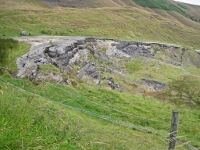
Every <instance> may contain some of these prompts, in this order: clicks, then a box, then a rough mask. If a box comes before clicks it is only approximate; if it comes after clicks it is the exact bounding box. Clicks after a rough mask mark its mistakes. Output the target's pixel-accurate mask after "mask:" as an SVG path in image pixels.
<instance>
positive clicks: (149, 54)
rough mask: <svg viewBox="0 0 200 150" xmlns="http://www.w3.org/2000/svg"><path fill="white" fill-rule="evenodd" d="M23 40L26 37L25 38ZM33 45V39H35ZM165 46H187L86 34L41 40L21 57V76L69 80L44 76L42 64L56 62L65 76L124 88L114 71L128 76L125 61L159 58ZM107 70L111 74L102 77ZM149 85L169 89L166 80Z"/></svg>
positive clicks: (58, 80)
mask: <svg viewBox="0 0 200 150" xmlns="http://www.w3.org/2000/svg"><path fill="white" fill-rule="evenodd" d="M21 40H22V41H23V39H21ZM32 44H33V42H32ZM162 49H168V50H171V49H173V50H174V49H181V50H182V51H186V49H184V48H181V47H179V46H176V45H168V44H160V43H141V42H134V41H119V40H115V39H99V38H85V37H71V38H68V39H65V38H61V39H59V40H55V41H53V42H52V41H50V42H43V43H38V44H35V42H34V46H32V48H31V50H30V52H29V53H27V54H25V55H24V56H22V57H20V58H18V59H17V66H18V69H19V71H18V73H17V77H19V78H29V79H30V80H32V79H34V80H41V79H42V80H45V79H46V78H51V79H52V80H54V81H56V82H64V81H66V79H65V78H63V77H62V76H61V75H60V76H59V75H56V74H52V73H51V74H49V75H44V74H42V73H41V72H39V70H40V68H41V66H43V65H47V64H52V65H54V66H55V67H57V68H59V69H60V70H61V72H62V73H63V74H64V75H66V76H67V75H68V74H69V73H70V72H74V71H75V70H76V72H75V74H74V75H75V76H76V78H79V79H81V80H84V81H86V80H91V81H93V82H94V83H95V84H97V85H99V84H101V83H102V81H106V82H107V85H108V86H110V87H111V88H112V89H118V90H120V91H122V90H123V85H122V84H121V83H115V82H117V81H114V79H113V78H112V74H118V75H119V76H121V77H125V75H126V74H128V73H129V72H128V71H127V70H126V68H125V66H124V64H123V63H121V64H120V63H118V62H120V61H121V60H124V61H126V62H128V61H131V60H132V59H137V58H140V57H142V58H148V59H155V60H156V59H158V58H156V56H155V54H156V53H157V52H158V51H162ZM165 63H170V64H172V65H176V66H181V64H180V63H179V62H178V61H177V62H176V61H174V60H173V59H171V60H170V61H166V62H165ZM103 73H107V76H106V77H105V76H102V74H103ZM143 82H144V83H146V86H148V85H149V87H153V88H151V89H152V90H156V91H157V90H166V89H167V87H166V85H165V84H164V83H162V82H158V81H148V80H143Z"/></svg>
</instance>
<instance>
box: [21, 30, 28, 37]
mask: <svg viewBox="0 0 200 150" xmlns="http://www.w3.org/2000/svg"><path fill="white" fill-rule="evenodd" d="M20 35H21V36H29V33H28V32H27V31H24V30H23V31H21V32H20Z"/></svg>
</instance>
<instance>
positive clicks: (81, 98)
mask: <svg viewBox="0 0 200 150" xmlns="http://www.w3.org/2000/svg"><path fill="white" fill-rule="evenodd" d="M47 84H49V85H51V86H53V87H54V88H57V89H59V90H62V91H64V92H67V93H68V94H70V95H73V96H75V97H77V98H79V99H80V100H84V101H87V102H89V103H92V104H95V105H98V106H100V107H104V108H106V109H109V110H113V111H116V112H120V113H122V114H125V115H130V116H134V117H137V118H140V119H144V120H149V121H154V122H161V123H167V124H169V123H171V122H166V121H160V120H155V119H152V118H145V117H142V116H139V115H136V114H132V113H129V112H125V111H121V110H118V109H115V108H111V107H108V106H106V105H103V104H100V103H97V102H94V101H92V100H89V99H86V98H84V97H82V96H79V95H77V94H75V93H72V92H69V91H67V90H65V89H62V88H60V87H58V86H55V85H53V84H51V83H49V82H47Z"/></svg>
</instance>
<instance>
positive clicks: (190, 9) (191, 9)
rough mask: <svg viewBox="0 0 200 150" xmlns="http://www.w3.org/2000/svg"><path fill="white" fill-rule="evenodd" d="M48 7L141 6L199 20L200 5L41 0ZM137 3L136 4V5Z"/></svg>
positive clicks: (170, 1) (127, 0)
mask: <svg viewBox="0 0 200 150" xmlns="http://www.w3.org/2000/svg"><path fill="white" fill-rule="evenodd" d="M42 1H43V2H44V3H46V4H47V5H49V6H50V7H56V6H61V7H72V8H98V7H122V6H136V7H138V5H139V6H142V7H147V8H151V9H155V8H157V9H160V10H166V11H174V12H177V13H179V14H181V15H183V16H185V17H186V18H189V19H191V20H193V21H196V22H200V7H199V6H194V5H190V4H184V3H180V2H175V1H173V0H146V1H144V0H107V1H106V0H84V1H79V0H73V1H72V0H42ZM136 4H137V5H136Z"/></svg>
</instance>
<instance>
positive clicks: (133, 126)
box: [0, 77, 197, 150]
mask: <svg viewBox="0 0 200 150" xmlns="http://www.w3.org/2000/svg"><path fill="white" fill-rule="evenodd" d="M0 82H1V83H2V84H4V85H7V86H10V87H12V88H15V89H17V90H19V91H21V92H25V93H27V94H29V95H32V96H34V97H38V98H41V99H44V100H47V101H50V102H53V103H56V104H58V105H61V106H64V107H67V108H70V109H73V110H76V111H78V112H81V113H84V114H86V115H89V116H92V117H95V118H98V119H101V120H104V121H106V122H110V123H112V124H115V125H120V126H123V127H127V128H131V129H135V130H139V131H142V132H147V133H151V134H155V135H159V136H160V137H162V138H161V141H163V142H164V143H165V144H168V140H169V139H168V136H169V133H167V132H164V131H160V130H156V129H153V128H147V127H143V126H139V125H136V124H133V123H129V122H124V121H121V120H118V119H113V118H111V117H108V116H104V115H100V114H97V113H94V112H91V111H88V110H85V109H81V108H78V107H74V106H70V105H67V104H64V102H65V100H63V101H62V102H58V101H56V100H53V99H50V98H47V97H44V96H42V95H39V94H36V93H33V92H31V91H28V90H25V89H23V88H21V87H19V86H16V85H14V84H12V83H10V82H8V81H5V80H3V79H2V78H1V77H0ZM47 84H50V85H51V86H54V87H55V88H59V89H60V90H61V88H60V87H56V86H55V85H53V84H51V83H47ZM62 90H64V89H62ZM64 91H65V92H67V93H68V94H73V96H76V97H77V98H81V97H80V96H78V95H75V93H70V92H69V91H67V90H64ZM13 92H15V91H13ZM5 93H6V92H5ZM17 98H19V97H17ZM19 99H20V98H19ZM81 100H83V99H81ZM85 100H86V101H87V102H89V103H94V104H96V105H97V106H100V107H104V108H107V109H111V110H114V111H117V112H120V113H125V114H128V115H134V114H131V113H127V112H123V111H120V110H118V109H114V108H110V107H108V106H105V105H102V104H100V103H96V102H93V101H91V100H88V99H85ZM134 116H136V117H138V118H142V119H146V120H151V121H152V120H153V121H157V122H160V123H168V122H162V121H159V120H154V119H151V118H145V117H142V116H138V115H134ZM99 131H100V130H99ZM113 134H116V132H113ZM116 135H117V134H116ZM119 135H120V134H119ZM121 136H124V137H126V138H130V137H128V136H125V135H123V134H121ZM181 138H182V137H177V139H178V140H177V143H179V144H178V145H177V146H176V147H177V148H178V147H182V146H186V147H188V148H189V149H192V150H197V149H196V148H195V147H193V146H192V145H191V144H190V142H186V141H183V140H180V139H181Z"/></svg>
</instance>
